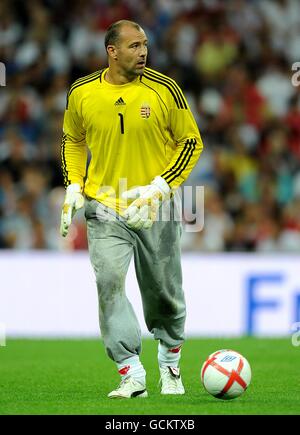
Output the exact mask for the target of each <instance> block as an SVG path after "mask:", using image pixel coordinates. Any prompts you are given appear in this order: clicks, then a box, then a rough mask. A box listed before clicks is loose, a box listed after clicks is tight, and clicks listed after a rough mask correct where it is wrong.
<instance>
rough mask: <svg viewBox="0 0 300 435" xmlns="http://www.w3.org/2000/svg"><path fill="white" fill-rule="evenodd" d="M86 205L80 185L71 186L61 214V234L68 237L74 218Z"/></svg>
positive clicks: (68, 188)
mask: <svg viewBox="0 0 300 435" xmlns="http://www.w3.org/2000/svg"><path fill="white" fill-rule="evenodd" d="M83 205H84V197H83V196H82V194H81V188H80V185H79V184H77V183H74V184H70V185H69V186H68V187H67V191H66V196H65V202H64V205H63V209H62V212H61V223H60V234H61V235H62V236H63V237H66V235H67V234H68V231H69V226H70V225H71V222H72V218H73V216H74V214H75V213H76V211H77V210H79V209H80V208H82V207H83Z"/></svg>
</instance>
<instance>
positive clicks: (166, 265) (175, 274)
mask: <svg viewBox="0 0 300 435" xmlns="http://www.w3.org/2000/svg"><path fill="white" fill-rule="evenodd" d="M136 234H137V236H136V239H137V244H136V247H135V249H134V255H135V267H136V274H137V279H138V282H139V286H140V290H141V295H142V300H143V308H144V315H145V321H146V324H147V327H148V329H149V331H150V332H152V333H153V334H154V337H155V339H159V349H158V360H159V365H160V369H161V370H160V371H161V377H162V378H163V376H165V378H166V379H169V380H170V381H171V384H170V385H171V387H170V385H169V386H167V387H166V388H165V389H164V388H163V389H162V393H164V391H168V392H166V393H164V394H183V393H184V389H183V386H182V384H181V380H180V372H179V368H178V367H179V360H180V356H181V345H182V343H183V341H184V325H185V317H186V307H185V298H184V293H183V290H182V274H181V260H180V236H181V224H180V223H179V222H175V221H173V220H171V221H167V222H164V221H157V222H155V223H154V225H153V226H152V228H151V229H149V230H142V231H138V232H136ZM172 378H173V381H174V382H173V383H172ZM167 383H168V382H167ZM172 385H173V387H174V388H173V387H172Z"/></svg>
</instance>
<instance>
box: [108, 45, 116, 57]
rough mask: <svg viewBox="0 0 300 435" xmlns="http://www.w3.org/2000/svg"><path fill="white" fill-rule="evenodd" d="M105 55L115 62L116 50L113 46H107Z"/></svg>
mask: <svg viewBox="0 0 300 435" xmlns="http://www.w3.org/2000/svg"><path fill="white" fill-rule="evenodd" d="M107 54H108V55H109V57H110V58H111V59H113V60H117V59H118V58H117V49H116V46H115V45H108V46H107Z"/></svg>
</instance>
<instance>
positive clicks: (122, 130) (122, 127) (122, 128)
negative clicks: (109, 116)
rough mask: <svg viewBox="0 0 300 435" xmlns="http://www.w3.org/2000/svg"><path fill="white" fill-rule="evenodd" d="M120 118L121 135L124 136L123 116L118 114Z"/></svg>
mask: <svg viewBox="0 0 300 435" xmlns="http://www.w3.org/2000/svg"><path fill="white" fill-rule="evenodd" d="M118 115H119V117H120V123H121V134H124V116H123V113H118Z"/></svg>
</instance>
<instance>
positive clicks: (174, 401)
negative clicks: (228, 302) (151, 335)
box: [0, 337, 300, 415]
mask: <svg viewBox="0 0 300 435" xmlns="http://www.w3.org/2000/svg"><path fill="white" fill-rule="evenodd" d="M224 348H229V349H234V350H237V351H239V352H240V353H242V354H243V355H244V356H245V357H246V358H247V359H248V361H249V362H250V365H251V367H252V383H251V385H250V387H249V388H248V390H247V391H246V392H245V393H244V394H243V395H242V396H241V397H239V398H237V399H234V400H232V401H223V400H218V399H215V398H214V397H211V396H210V395H209V394H208V393H207V392H206V391H205V390H204V388H203V386H202V385H201V383H200V380H199V372H200V368H201V366H202V363H203V361H204V360H205V359H206V357H207V356H208V355H209V354H210V353H212V352H214V351H216V350H218V349H224ZM156 349H157V342H155V341H154V340H150V339H147V340H144V341H143V352H142V357H141V359H142V361H143V363H144V366H145V368H146V370H147V388H148V393H149V397H148V398H146V399H141V398H136V399H130V400H126V399H125V400H110V399H107V397H106V395H107V393H108V392H109V391H111V390H112V389H113V388H114V387H115V386H116V385H117V384H118V382H119V375H118V373H117V370H116V368H115V365H114V363H113V362H112V361H111V360H109V359H108V357H107V356H106V354H105V352H104V348H103V344H102V343H101V342H100V340H8V341H7V345H6V347H0V414H2V415H3V414H105V415H116V414H123V415H124V414H125V415H132V414H139V415H141V414H146V415H147V414H148V415H163V414H164V415H171V414H172V415H188V414H189V415H200V414H235V415H236V414H300V388H299V386H300V376H299V375H300V364H299V362H300V347H293V346H292V343H291V339H290V338H288V337H287V338H282V339H258V338H241V339H195V338H193V339H187V341H186V343H185V345H184V348H183V352H182V363H181V369H182V376H183V381H184V384H185V387H186V394H185V395H184V396H161V395H160V393H159V387H158V381H159V375H158V368H157V360H156V358H157V357H156Z"/></svg>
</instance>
